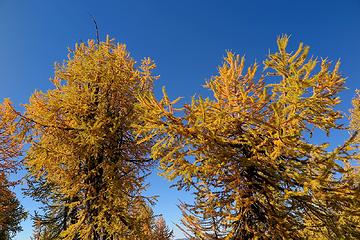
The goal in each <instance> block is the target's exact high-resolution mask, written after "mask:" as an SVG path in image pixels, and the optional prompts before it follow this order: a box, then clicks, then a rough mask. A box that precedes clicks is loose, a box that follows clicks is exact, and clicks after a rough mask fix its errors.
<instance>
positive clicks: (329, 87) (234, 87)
mask: <svg viewBox="0 0 360 240" xmlns="http://www.w3.org/2000/svg"><path fill="white" fill-rule="evenodd" d="M288 40H289V38H288V37H287V36H282V37H279V38H278V40H277V46H278V51H277V52H275V53H270V54H269V55H268V57H267V58H266V60H265V61H264V62H263V66H264V70H263V71H262V72H260V73H259V70H258V68H259V65H258V64H253V65H250V66H249V67H248V68H245V58H244V57H240V56H238V55H234V54H233V53H231V52H228V53H227V55H226V56H225V58H224V63H223V65H222V66H220V67H219V69H218V71H219V73H218V75H216V76H214V77H212V78H211V80H210V81H208V82H207V83H206V84H205V87H206V88H207V89H209V90H210V91H211V92H212V93H213V97H209V98H205V99H204V98H202V97H193V99H192V101H191V103H190V104H185V105H184V106H183V107H181V108H179V107H176V106H177V105H176V103H177V102H178V100H179V99H176V100H174V101H171V100H169V97H168V96H167V94H166V92H165V90H164V95H163V98H162V99H161V100H160V101H158V100H157V99H156V97H155V96H154V94H153V93H152V92H151V91H149V92H148V93H147V94H142V95H139V97H138V98H139V101H140V104H139V106H138V108H139V109H142V110H143V115H141V119H142V120H143V123H144V124H145V125H142V124H138V125H137V132H138V134H139V142H146V141H147V140H150V139H151V140H156V141H157V143H156V144H155V145H154V146H153V147H152V157H153V158H154V159H159V160H160V168H161V169H162V170H163V175H164V176H166V177H167V178H169V179H171V180H175V181H176V186H177V187H178V188H179V189H191V190H193V191H194V192H195V201H194V203H193V204H182V205H181V209H182V212H183V220H182V222H183V224H184V225H185V227H186V228H187V230H188V233H189V236H190V235H191V236H193V237H194V238H195V239H359V238H360V229H359V214H360V211H359V201H360V197H359V185H358V184H357V185H354V182H353V179H354V178H353V176H354V174H356V172H355V167H353V165H352V164H351V161H352V160H353V159H356V158H357V157H356V153H355V152H354V151H353V150H354V149H353V147H352V143H353V140H354V139H355V138H356V133H354V134H353V135H351V136H349V139H348V141H346V142H345V143H344V144H342V145H341V146H338V147H335V148H333V149H332V148H330V147H329V144H328V143H326V142H323V143H318V142H316V143H315V142H314V141H312V134H313V133H316V132H319V131H324V132H326V133H327V134H330V132H331V131H332V130H339V131H341V129H343V127H342V126H341V125H340V124H339V123H338V120H340V119H342V118H343V117H344V116H343V114H342V113H341V112H340V111H338V110H336V105H338V104H339V103H340V99H339V97H338V93H339V92H340V91H341V90H343V89H344V81H345V79H344V78H343V77H342V76H341V74H340V72H339V66H340V62H336V63H335V64H331V62H329V61H328V60H327V59H318V58H313V57H309V56H308V55H309V54H308V53H309V47H307V46H303V44H300V45H299V48H298V49H297V50H296V51H295V52H288V51H287V44H288ZM345 134H347V133H346V132H345ZM329 139H330V138H328V139H327V140H329ZM357 174H358V173H357Z"/></svg>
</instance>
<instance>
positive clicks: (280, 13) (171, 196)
mask: <svg viewBox="0 0 360 240" xmlns="http://www.w3.org/2000/svg"><path fill="white" fill-rule="evenodd" d="M295 2H296V3H295ZM90 14H91V15H94V16H95V18H96V20H97V22H98V25H99V28H100V35H101V37H102V38H104V37H105V35H106V34H110V35H111V36H112V37H114V38H116V40H117V41H119V42H123V43H126V44H127V45H128V48H129V50H130V52H131V53H132V56H133V57H134V58H135V59H136V60H140V59H141V58H143V57H147V56H150V57H151V58H153V59H154V60H155V62H156V63H157V65H158V69H157V73H158V74H160V75H161V78H160V80H159V81H158V82H157V83H156V85H157V87H158V88H157V89H158V90H159V89H160V86H162V85H165V86H166V87H167V89H168V92H169V95H170V96H171V97H176V96H184V97H190V96H192V95H193V94H194V93H201V94H203V95H206V94H208V93H207V91H206V90H204V89H203V88H202V87H201V86H202V84H203V83H204V81H205V80H207V79H209V77H210V76H211V75H212V74H214V73H216V67H217V66H218V65H219V64H220V63H221V60H222V57H223V56H224V54H225V50H233V51H234V52H237V53H240V54H246V56H247V60H248V63H250V62H253V61H254V60H257V61H258V62H262V60H263V59H264V58H265V56H266V54H267V53H268V51H269V49H275V40H276V36H278V35H280V34H282V33H286V34H290V35H291V42H290V47H292V48H295V47H296V46H297V44H298V43H299V42H300V41H303V42H304V43H306V44H308V45H310V46H311V53H312V54H313V55H315V56H322V57H328V58H329V59H333V60H336V59H338V58H341V60H342V67H341V71H342V73H343V74H344V75H345V76H346V77H348V81H347V87H348V88H349V89H348V90H346V91H344V92H343V94H342V95H341V96H342V98H343V103H342V104H341V106H340V107H341V108H342V109H343V110H344V111H345V112H347V111H348V109H349V108H350V101H351V98H352V97H353V96H354V90H355V88H357V87H359V84H358V81H359V80H360V0H343V1H335V0H334V1H331V0H327V1H325V0H324V1H320V0H318V1H309V0H304V1H291V0H288V1H285V0H282V1H276V0H274V1H268V0H263V1H256V0H254V1H220V0H219V1H195V0H192V1H184V0H183V1H171V0H168V1H145V0H144V1H134V0H132V1H131V0H128V1H115V0H114V1H106V0H102V1H99V0H97V1H85V0H84V1H75V0H72V1H68V0H62V1H59V0H58V1H55V0H53V1H45V0H43V1H39V0H32V1H25V0H23V1H20V0H0V86H1V87H0V98H4V97H10V98H11V99H12V100H13V101H14V102H15V104H20V103H25V102H27V99H28V97H29V95H30V94H31V93H33V91H34V89H43V90H46V89H48V88H49V87H51V85H50V82H49V81H48V79H49V77H51V76H52V74H53V63H54V62H55V61H58V62H61V61H62V60H63V59H65V58H66V54H67V47H72V46H74V43H75V42H78V41H81V40H82V41H86V40H87V39H89V38H94V35H95V31H94V25H93V22H92V20H91V18H90ZM158 90H157V91H158ZM158 92H159V91H158ZM333 137H334V139H341V138H342V137H343V136H337V135H336V134H335V135H334V136H333ZM149 182H150V183H151V187H150V189H149V192H150V193H156V194H159V195H160V198H159V201H158V204H157V206H156V208H155V209H156V212H157V213H162V214H164V216H165V218H166V220H167V222H168V223H169V224H170V225H171V226H172V227H173V228H174V230H175V233H176V236H177V237H181V236H182V234H181V233H180V231H179V230H177V229H175V226H174V225H173V224H172V223H178V222H179V219H180V212H179V210H178V209H177V207H176V204H177V203H178V199H182V200H189V199H191V198H190V196H189V194H185V193H179V192H177V191H176V190H174V189H172V190H169V185H170V183H169V182H167V181H166V180H163V179H161V178H160V177H157V176H156V175H155V174H154V175H152V176H151V177H150V178H149ZM17 194H18V196H19V198H20V200H21V202H22V204H23V205H24V206H25V208H26V209H27V210H29V211H30V212H31V213H32V212H33V210H35V209H36V207H37V206H36V205H35V204H34V202H32V201H31V200H30V199H27V198H24V197H23V196H22V195H21V191H19V190H17ZM23 227H24V231H23V232H22V233H20V234H19V235H18V236H17V237H16V239H19V240H26V239H29V236H30V234H31V232H32V229H31V222H30V221H29V220H28V221H26V222H24V223H23Z"/></svg>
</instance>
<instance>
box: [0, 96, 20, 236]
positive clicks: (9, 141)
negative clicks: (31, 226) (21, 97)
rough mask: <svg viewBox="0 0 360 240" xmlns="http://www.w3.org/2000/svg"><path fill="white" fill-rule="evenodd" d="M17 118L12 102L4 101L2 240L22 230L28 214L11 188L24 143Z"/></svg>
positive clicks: (0, 112)
mask: <svg viewBox="0 0 360 240" xmlns="http://www.w3.org/2000/svg"><path fill="white" fill-rule="evenodd" d="M17 118H18V116H17V115H16V113H15V112H13V111H11V108H10V101H9V100H8V99H5V100H4V103H3V105H0V239H1V240H8V239H10V238H11V237H12V236H13V235H14V234H15V233H17V232H19V231H21V230H22V228H21V226H20V222H21V221H22V220H23V219H25V218H26V213H25V211H24V209H23V207H22V206H21V205H20V203H19V201H18V200H17V198H16V196H15V194H14V193H13V192H12V191H11V189H10V188H11V187H12V186H14V185H15V184H16V182H10V181H9V180H8V176H9V174H10V173H15V172H16V170H17V169H18V167H19V161H18V159H17V158H18V157H20V155H21V148H22V141H21V139H22V138H21V137H19V136H18V132H17V130H18V128H17Z"/></svg>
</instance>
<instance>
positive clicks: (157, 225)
mask: <svg viewBox="0 0 360 240" xmlns="http://www.w3.org/2000/svg"><path fill="white" fill-rule="evenodd" d="M173 238H174V232H173V231H172V230H170V228H169V227H168V226H167V225H166V222H165V219H164V218H163V217H162V216H159V217H157V218H156V219H155V221H154V226H153V231H152V239H154V240H171V239H173Z"/></svg>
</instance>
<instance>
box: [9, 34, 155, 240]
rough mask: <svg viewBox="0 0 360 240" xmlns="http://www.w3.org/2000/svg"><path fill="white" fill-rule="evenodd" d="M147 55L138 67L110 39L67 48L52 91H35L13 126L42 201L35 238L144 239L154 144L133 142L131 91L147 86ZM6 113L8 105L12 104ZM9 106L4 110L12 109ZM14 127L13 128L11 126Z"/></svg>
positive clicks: (144, 89)
mask: <svg viewBox="0 0 360 240" xmlns="http://www.w3.org/2000/svg"><path fill="white" fill-rule="evenodd" d="M154 68H155V64H154V63H153V62H152V61H151V60H150V59H148V58H146V59H144V60H143V61H142V62H141V64H140V65H139V66H138V65H136V63H135V61H134V60H133V59H132V58H131V57H130V56H129V53H128V51H127V50H126V46H125V45H123V44H115V43H114V41H113V40H110V39H109V38H107V40H106V41H104V42H95V41H94V40H89V41H88V42H87V43H81V44H77V45H76V46H75V49H74V50H69V55H68V59H67V60H66V61H64V63H63V64H57V65H56V67H55V75H54V77H53V78H52V79H51V81H52V83H53V89H51V90H48V91H47V92H42V91H36V92H35V93H34V94H33V95H32V96H31V97H30V100H29V103H28V104H25V105H24V107H25V110H24V112H23V113H20V112H16V111H15V110H14V109H12V111H13V112H16V113H17V116H18V117H17V121H14V124H13V125H12V126H11V127H10V128H13V129H17V130H16V131H17V133H18V134H17V136H18V137H19V139H22V140H23V142H24V143H25V144H27V146H28V149H26V150H25V153H24V164H25V166H26V168H27V169H28V178H27V179H28V183H29V188H28V190H27V194H28V195H30V196H32V197H34V199H35V200H38V201H40V202H42V203H43V204H44V207H43V211H41V212H40V213H39V214H36V215H35V216H34V220H35V223H34V226H35V233H34V238H36V239H44V240H45V239H46V240H49V239H69V240H74V239H104V240H105V239H109V240H110V239H111V240H117V239H131V240H135V239H146V238H147V236H149V234H151V233H150V231H146V229H145V225H146V224H147V223H148V222H149V216H150V215H149V214H150V213H149V206H150V205H151V204H152V203H153V201H154V198H153V197H151V196H150V197H147V196H145V195H144V193H143V190H144V189H145V188H146V184H145V183H144V178H145V177H146V176H147V175H148V171H149V169H150V167H151V166H152V159H151V158H149V157H150V156H149V150H150V145H151V143H149V142H144V143H142V144H137V142H136V140H135V135H134V134H133V129H132V124H134V123H138V121H140V118H139V113H138V112H137V111H136V109H135V108H134V104H135V103H136V102H137V101H138V100H137V99H136V97H135V96H136V95H138V94H141V93H142V92H148V91H151V90H152V86H153V80H154V79H155V77H154V76H153V75H152V73H151V72H152V69H154ZM9 109H10V110H11V106H10V107H9ZM10 110H9V111H10ZM14 131H15V130H14Z"/></svg>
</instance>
